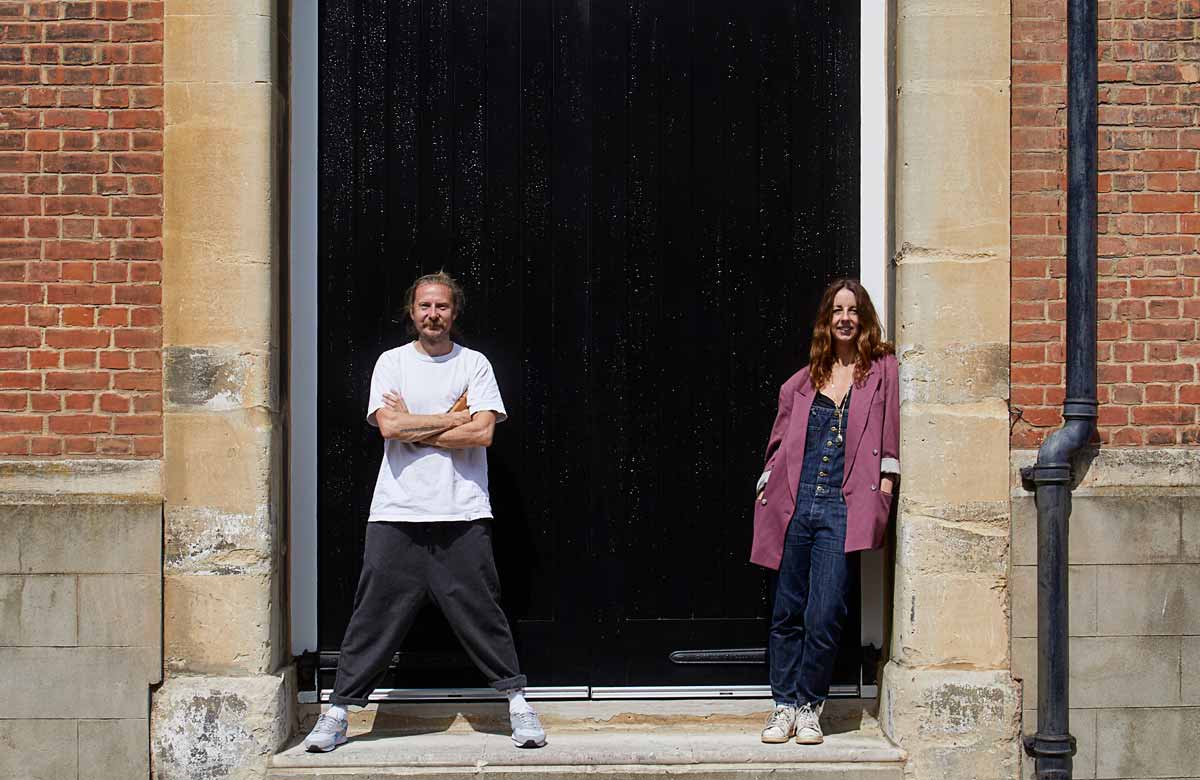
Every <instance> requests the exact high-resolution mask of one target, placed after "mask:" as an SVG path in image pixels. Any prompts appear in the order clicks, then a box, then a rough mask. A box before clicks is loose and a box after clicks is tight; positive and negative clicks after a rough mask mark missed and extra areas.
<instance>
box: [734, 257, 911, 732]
mask: <svg viewBox="0 0 1200 780" xmlns="http://www.w3.org/2000/svg"><path fill="white" fill-rule="evenodd" d="M896 373H897V366H896V357H895V349H894V348H893V347H892V345H891V344H889V343H887V342H885V341H883V337H882V334H881V332H880V328H879V321H878V319H877V317H876V316H875V307H874V306H872V305H871V298H870V296H868V295H867V291H866V290H865V289H863V287H862V285H860V284H859V283H858V282H857V281H855V280H853V279H839V280H837V281H836V282H834V283H833V284H831V285H829V287H828V288H827V289H826V290H825V293H824V295H822V296H821V305H820V307H819V308H818V310H817V320H816V323H815V324H814V326H813V338H812V347H811V349H810V351H809V364H808V365H807V366H805V367H804V368H802V369H800V370H799V371H798V372H796V374H794V375H793V376H792V377H791V378H790V379H788V381H786V382H784V383H783V387H782V389H780V391H779V412H778V414H777V415H776V417H775V424H774V426H772V428H771V437H770V440H769V441H768V443H767V462H766V466H765V467H764V468H763V474H762V476H761V477H759V480H758V496H757V499H756V500H755V502H754V544H753V548H752V550H751V553H750V560H751V561H752V562H754V563H757V564H758V565H760V566H765V567H766V568H768V569H774V570H777V571H778V572H779V575H778V578H777V583H776V588H775V606H774V610H773V612H772V615H771V632H770V638H769V650H768V657H769V659H770V667H771V693H772V695H773V696H774V698H775V709H774V711H773V712H772V713H771V716H770V717H769V718H768V719H767V724H766V727H765V728H764V729H763V732H762V741H763V742H787V741H788V740H789V739H790V738H791V737H792V736H793V735H795V737H796V741H797V742H798V743H800V744H804V745H815V744H819V743H820V742H822V741H823V740H824V736H823V734H822V732H821V723H820V717H821V708H822V706H823V705H824V702H825V697H826V696H828V695H829V683H830V679H831V678H832V675H833V665H834V661H835V660H836V658H837V651H838V640H839V639H840V636H841V630H842V622H843V621H844V620H845V617H846V597H847V593H846V590H847V583H848V582H849V579H850V577H849V572H850V566H851V565H852V564H853V563H854V562H855V561H856V558H852V557H851V556H850V554H851V553H854V552H857V551H858V550H866V549H871V548H875V547H881V546H883V540H884V531H885V529H886V528H887V522H888V516H889V515H890V514H891V509H892V492H893V487H894V486H895V484H896V480H897V478H898V477H899V474H900V461H899V460H898V455H899V449H900V420H899V412H900V396H899V389H898V387H899V383H898V381H897V377H896Z"/></svg>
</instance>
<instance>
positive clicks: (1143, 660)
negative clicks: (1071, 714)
mask: <svg viewBox="0 0 1200 780" xmlns="http://www.w3.org/2000/svg"><path fill="white" fill-rule="evenodd" d="M1012 644H1013V675H1014V676H1016V677H1019V678H1021V679H1022V680H1023V681H1024V689H1025V700H1026V701H1028V702H1033V703H1035V702H1037V640H1036V639H1014V640H1013V643H1012ZM1180 644H1181V640H1180V638H1179V637H1071V639H1070V649H1071V682H1070V689H1071V704H1072V706H1077V707H1080V708H1096V707H1162V706H1171V705H1177V704H1179V690H1180Z"/></svg>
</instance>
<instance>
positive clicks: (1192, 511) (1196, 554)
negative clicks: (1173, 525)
mask: <svg viewBox="0 0 1200 780" xmlns="http://www.w3.org/2000/svg"><path fill="white" fill-rule="evenodd" d="M1181 503H1182V506H1183V533H1182V536H1183V542H1182V546H1183V549H1182V550H1181V551H1180V558H1181V559H1182V560H1184V561H1188V562H1189V563H1200V504H1198V503H1197V502H1195V501H1192V500H1190V499H1184V500H1183V501H1182V502H1181Z"/></svg>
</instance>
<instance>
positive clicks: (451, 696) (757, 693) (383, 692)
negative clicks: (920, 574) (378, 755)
mask: <svg viewBox="0 0 1200 780" xmlns="http://www.w3.org/2000/svg"><path fill="white" fill-rule="evenodd" d="M332 693H333V689H332V688H322V689H321V692H320V695H319V696H318V695H317V693H316V692H315V691H301V692H300V697H299V698H300V703H301V704H312V703H317V702H321V703H324V702H328V701H329V697H330V695H331V694H332ZM829 695H830V696H833V697H837V698H856V697H860V696H862V697H866V698H874V697H875V696H876V695H878V689H877V688H876V686H873V685H865V686H862V687H861V688H860V687H859V686H857V685H834V686H832V687H831V688H830V689H829ZM525 697H526V698H528V699H540V700H543V701H546V700H550V699H560V700H565V699H575V700H584V701H586V700H588V699H597V700H598V699H769V698H771V687H770V686H769V685H633V686H592V687H589V686H587V685H561V686H542V687H534V688H526V689H525ZM503 698H504V694H502V693H500V692H499V691H497V690H495V689H494V688H377V689H376V690H375V692H374V693H372V694H371V696H370V700H371V701H373V702H395V701H493V700H501V699H503Z"/></svg>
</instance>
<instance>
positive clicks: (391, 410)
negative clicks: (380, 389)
mask: <svg viewBox="0 0 1200 780" xmlns="http://www.w3.org/2000/svg"><path fill="white" fill-rule="evenodd" d="M375 421H376V422H378V423H379V432H380V434H382V435H383V438H385V439H395V440H397V441H406V442H409V443H412V444H426V445H428V446H430V447H441V448H443V449H448V450H461V449H466V448H468V447H490V446H491V444H492V434H493V433H495V431H496V413H495V412H486V411H485V412H476V413H475V414H474V415H472V414H471V412H470V411H468V410H467V396H466V394H463V395H462V396H461V397H459V399H458V400H457V401H455V402H454V406H452V407H450V411H448V412H446V413H445V414H410V413H409V411H408V407H407V406H406V405H405V403H404V399H403V398H401V397H400V394H399V393H395V392H387V393H384V394H383V406H382V407H380V408H379V410H378V411H377V412H375Z"/></svg>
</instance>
